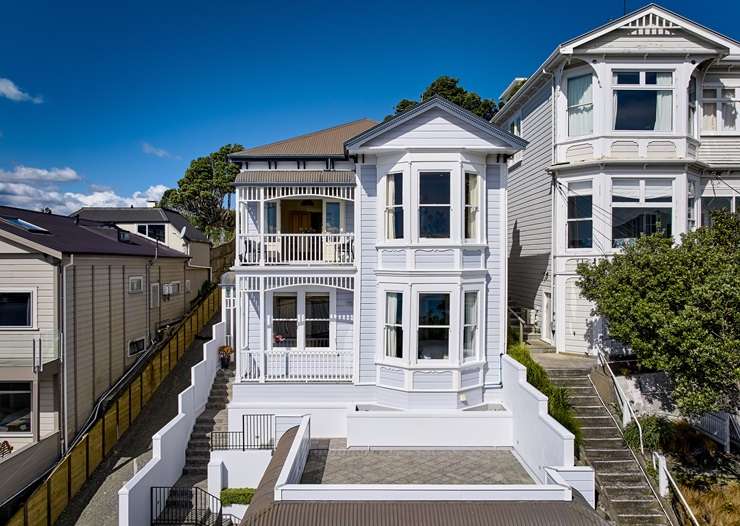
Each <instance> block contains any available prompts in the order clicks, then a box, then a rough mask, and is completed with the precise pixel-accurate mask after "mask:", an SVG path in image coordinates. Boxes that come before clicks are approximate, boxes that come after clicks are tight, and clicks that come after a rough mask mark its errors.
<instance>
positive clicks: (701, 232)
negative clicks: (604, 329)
mask: <svg viewBox="0 0 740 526" xmlns="http://www.w3.org/2000/svg"><path fill="white" fill-rule="evenodd" d="M712 221H713V224H712V226H709V227H703V228H699V229H697V230H695V231H693V232H690V233H688V234H685V235H683V236H682V239H681V242H680V243H678V244H674V243H673V241H672V239H671V238H670V237H665V236H661V235H659V234H656V235H652V236H646V237H642V238H640V239H638V240H637V241H636V242H635V243H634V244H633V245H630V246H628V247H626V248H625V249H624V250H623V251H622V252H620V253H619V254H616V255H615V256H614V257H613V258H612V259H604V260H600V261H598V262H594V263H581V264H580V265H578V273H579V275H580V280H579V285H580V287H581V291H582V293H583V296H584V297H585V298H587V299H588V300H591V301H592V302H594V304H595V305H596V307H595V314H597V315H599V316H604V317H605V318H606V320H607V323H608V326H609V335H610V337H613V338H615V339H616V340H619V341H620V342H622V343H624V344H626V345H627V346H629V347H630V348H631V349H632V351H633V352H634V353H635V354H636V356H637V359H638V361H639V362H640V363H641V364H642V365H644V366H645V367H648V368H651V369H656V370H662V371H664V372H665V373H666V374H667V375H668V377H669V378H670V380H671V382H672V388H673V399H674V401H675V402H676V405H677V406H678V408H679V410H680V411H681V413H682V414H684V415H686V416H695V415H699V414H702V413H706V412H710V411H718V410H727V409H733V410H734V409H736V408H737V407H738V404H739V403H740V219H738V216H735V215H733V214H730V213H729V212H724V211H723V212H718V213H716V214H715V215H713V217H712Z"/></svg>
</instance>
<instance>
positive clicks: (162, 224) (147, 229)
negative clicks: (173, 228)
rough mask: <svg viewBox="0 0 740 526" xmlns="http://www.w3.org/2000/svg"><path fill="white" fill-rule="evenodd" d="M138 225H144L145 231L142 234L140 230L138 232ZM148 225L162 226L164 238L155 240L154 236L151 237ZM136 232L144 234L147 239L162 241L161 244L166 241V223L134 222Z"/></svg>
mask: <svg viewBox="0 0 740 526" xmlns="http://www.w3.org/2000/svg"><path fill="white" fill-rule="evenodd" d="M140 226H143V227H146V233H145V234H142V233H141V232H139V227H140ZM150 226H162V227H164V239H163V240H162V241H159V240H157V239H155V238H154V237H152V236H150V235H149V227H150ZM136 233H137V234H139V235H140V236H145V237H147V238H148V239H152V240H154V241H157V242H159V243H162V244H166V243H167V223H137V224H136Z"/></svg>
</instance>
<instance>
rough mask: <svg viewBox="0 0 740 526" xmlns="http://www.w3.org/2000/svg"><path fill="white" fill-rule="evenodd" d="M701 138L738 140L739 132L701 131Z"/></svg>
mask: <svg viewBox="0 0 740 526" xmlns="http://www.w3.org/2000/svg"><path fill="white" fill-rule="evenodd" d="M701 137H738V138H740V131H702V132H701V135H700V136H699V140H700V141H701Z"/></svg>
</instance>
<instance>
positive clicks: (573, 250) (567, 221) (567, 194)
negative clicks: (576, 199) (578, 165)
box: [563, 177, 597, 254]
mask: <svg viewBox="0 0 740 526" xmlns="http://www.w3.org/2000/svg"><path fill="white" fill-rule="evenodd" d="M586 182H588V183H591V218H590V221H591V246H590V247H584V248H570V247H569V246H568V243H569V241H570V234H569V232H570V223H572V222H578V221H588V220H589V219H587V218H585V217H584V218H573V219H571V218H569V217H568V199H569V198H570V197H571V195H570V192H571V190H570V185H571V184H573V183H586ZM594 190H595V189H594V180H593V179H592V178H591V177H589V178H586V179H568V180H567V182H566V191H565V210H564V214H563V217H564V219H565V251H566V252H567V253H569V254H578V253H586V252H593V251H594V250H596V246H595V245H596V236H595V235H594V234H595V232H596V228H595V227H596V223H595V219H594V207H595V206H597V204H596V195H595V192H594Z"/></svg>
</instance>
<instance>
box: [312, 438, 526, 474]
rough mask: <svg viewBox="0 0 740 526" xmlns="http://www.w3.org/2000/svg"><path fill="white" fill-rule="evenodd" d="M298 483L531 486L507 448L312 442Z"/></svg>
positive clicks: (522, 469)
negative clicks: (363, 446)
mask: <svg viewBox="0 0 740 526" xmlns="http://www.w3.org/2000/svg"><path fill="white" fill-rule="evenodd" d="M301 483H302V484H534V483H535V481H534V480H533V479H532V477H530V476H529V474H528V473H527V471H526V469H524V466H522V465H521V464H520V463H519V461H518V460H517V458H516V457H515V456H514V455H513V454H512V452H511V451H510V450H509V449H498V448H490V449H413V450H410V449H372V450H366V449H348V448H346V446H345V443H344V440H343V439H329V440H326V439H324V440H313V441H312V444H311V451H310V452H309V455H308V460H307V461H306V467H305V468H304V470H303V476H302V478H301Z"/></svg>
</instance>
